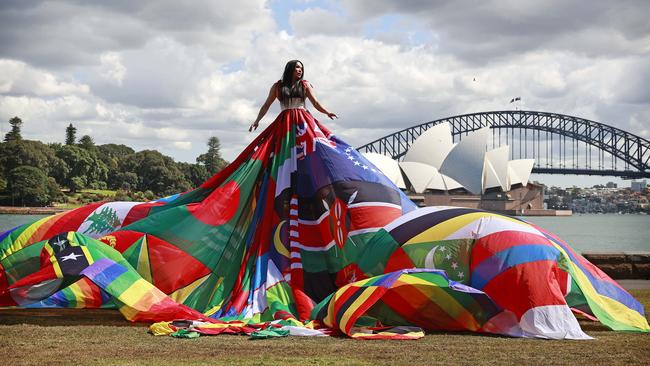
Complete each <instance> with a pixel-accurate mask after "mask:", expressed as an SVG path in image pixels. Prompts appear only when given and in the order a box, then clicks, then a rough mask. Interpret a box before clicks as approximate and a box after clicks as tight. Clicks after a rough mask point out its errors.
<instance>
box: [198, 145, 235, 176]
mask: <svg viewBox="0 0 650 366" xmlns="http://www.w3.org/2000/svg"><path fill="white" fill-rule="evenodd" d="M196 162H197V163H202V164H203V165H205V168H206V169H207V170H208V173H209V174H215V173H216V172H218V171H220V170H221V169H223V167H225V166H226V165H228V162H226V161H225V160H223V158H222V157H221V143H220V142H219V139H218V138H217V137H215V136H212V137H210V138H209V139H208V152H207V153H205V154H201V155H199V157H197V158H196Z"/></svg>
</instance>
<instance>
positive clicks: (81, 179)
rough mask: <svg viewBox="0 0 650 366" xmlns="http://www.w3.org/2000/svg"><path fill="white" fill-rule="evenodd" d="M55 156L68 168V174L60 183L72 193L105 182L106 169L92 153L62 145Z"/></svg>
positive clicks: (76, 147) (72, 146) (73, 146)
mask: <svg viewBox="0 0 650 366" xmlns="http://www.w3.org/2000/svg"><path fill="white" fill-rule="evenodd" d="M56 156H57V157H59V158H60V159H61V160H63V161H64V162H65V163H66V165H67V166H68V167H69V172H68V174H67V176H66V177H65V178H64V179H63V180H62V183H63V184H64V185H65V186H67V187H68V188H70V190H71V191H72V192H76V191H77V190H78V189H80V188H84V187H86V186H88V185H91V184H93V183H95V182H105V181H106V176H107V174H108V168H107V167H106V164H104V162H103V161H101V160H99V158H98V157H97V154H96V153H95V152H94V151H88V150H85V149H82V148H81V147H79V146H75V145H63V146H61V148H60V149H59V150H57V152H56Z"/></svg>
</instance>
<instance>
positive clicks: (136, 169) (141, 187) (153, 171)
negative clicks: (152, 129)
mask: <svg viewBox="0 0 650 366" xmlns="http://www.w3.org/2000/svg"><path fill="white" fill-rule="evenodd" d="M120 171H122V172H132V173H134V174H135V175H136V176H137V177H138V182H137V187H131V189H133V188H136V189H137V190H138V191H147V190H149V191H152V192H153V193H154V194H155V195H156V196H164V195H168V194H172V193H177V192H183V191H186V190H188V189H189V188H190V187H191V184H190V182H188V181H187V180H186V179H185V175H184V174H183V172H181V170H180V169H178V167H177V166H176V163H175V162H174V159H172V158H170V157H169V156H165V155H163V154H161V153H160V152H158V151H155V150H143V151H138V152H137V153H135V154H133V155H129V156H127V157H126V158H125V159H124V160H123V161H121V163H120Z"/></svg>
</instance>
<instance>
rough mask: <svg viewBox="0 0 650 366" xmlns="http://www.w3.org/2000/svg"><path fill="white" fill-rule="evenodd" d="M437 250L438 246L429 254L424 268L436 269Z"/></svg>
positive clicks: (425, 259)
mask: <svg viewBox="0 0 650 366" xmlns="http://www.w3.org/2000/svg"><path fill="white" fill-rule="evenodd" d="M436 249H438V245H436V246H434V247H433V249H431V251H429V253H427V256H426V257H425V258H424V268H428V269H436V265H435V264H434V263H433V259H434V258H435V255H436Z"/></svg>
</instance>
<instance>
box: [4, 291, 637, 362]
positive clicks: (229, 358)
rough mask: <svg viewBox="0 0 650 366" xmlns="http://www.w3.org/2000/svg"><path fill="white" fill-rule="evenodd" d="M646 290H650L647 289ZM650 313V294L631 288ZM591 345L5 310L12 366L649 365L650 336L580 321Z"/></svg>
mask: <svg viewBox="0 0 650 366" xmlns="http://www.w3.org/2000/svg"><path fill="white" fill-rule="evenodd" d="M643 287H646V286H643ZM630 292H631V293H632V294H633V295H634V296H635V297H636V298H637V299H638V300H639V301H640V302H641V303H642V304H643V305H644V307H645V309H650V289H647V288H642V289H630ZM580 323H581V326H582V328H583V330H584V331H585V332H586V333H587V334H589V335H590V336H592V337H594V338H595V340H590V341H567V340H563V341H549V340H538V339H514V338H506V337H498V336H490V335H479V334H472V333H444V332H435V333H430V334H427V335H426V336H425V337H424V338H423V339H420V340H417V341H380V340H375V341H359V340H352V339H348V338H334V337H323V338H320V337H319V338H307V337H305V338H302V337H288V338H280V339H268V340H257V341H254V340H249V339H248V337H245V336H232V335H222V336H213V337H200V338H197V339H176V338H172V337H154V336H152V335H150V334H148V333H147V327H146V324H132V323H129V322H127V321H126V320H124V319H123V318H122V316H121V315H120V314H119V312H117V311H116V310H84V309H81V310H76V309H57V310H19V309H11V310H0V360H2V363H3V364H5V365H28V364H51V365H71V364H79V365H93V364H101V365H173V364H183V365H275V364H298V365H340V364H342V365H379V364H382V365H410V366H415V365H430V364H445V365H482V364H492V365H495V364H496V365H528V364H544V365H553V364H572V365H580V364H582V365H586V364H589V365H635V364H638V365H647V364H648V362H649V361H650V334H642V333H629V332H614V331H610V330H608V329H606V328H605V327H603V326H602V325H600V324H599V323H594V322H590V321H582V320H581V321H580Z"/></svg>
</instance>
